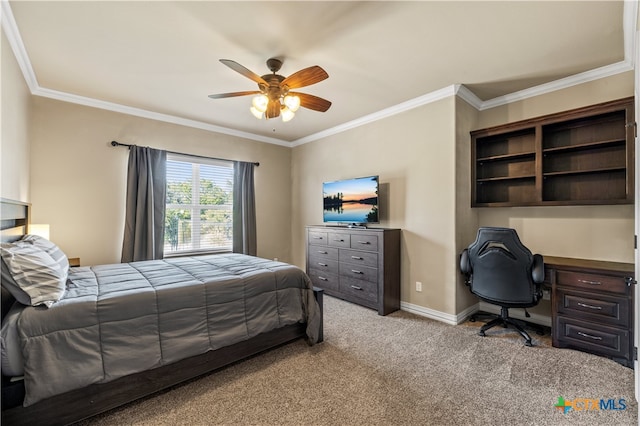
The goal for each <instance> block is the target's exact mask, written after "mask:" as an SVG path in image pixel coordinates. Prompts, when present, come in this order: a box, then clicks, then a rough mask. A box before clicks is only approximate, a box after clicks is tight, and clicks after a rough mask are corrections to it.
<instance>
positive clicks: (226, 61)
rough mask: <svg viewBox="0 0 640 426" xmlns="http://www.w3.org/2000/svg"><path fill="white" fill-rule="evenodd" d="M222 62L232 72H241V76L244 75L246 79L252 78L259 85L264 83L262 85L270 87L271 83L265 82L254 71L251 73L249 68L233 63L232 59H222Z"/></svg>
mask: <svg viewBox="0 0 640 426" xmlns="http://www.w3.org/2000/svg"><path fill="white" fill-rule="evenodd" d="M220 62H222V63H223V64H225V65H226V66H228V67H229V68H231V69H232V70H234V71H236V72H239V73H240V74H242V75H244V76H245V77H247V78H250V79H251V80H253V81H255V82H256V83H258V84H261V83H262V84H265V85H267V86H268V85H269V83H267V82H266V81H264V79H263V78H262V77H260V76H259V75H258V74H256V73H254V72H253V71H251V70H250V69H248V68H245V67H243V66H242V65H240V64H239V63H237V62H236V61H232V60H231V59H220Z"/></svg>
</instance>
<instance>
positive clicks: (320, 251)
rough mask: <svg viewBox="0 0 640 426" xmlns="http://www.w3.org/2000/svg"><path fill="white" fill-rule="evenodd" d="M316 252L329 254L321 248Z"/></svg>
mask: <svg viewBox="0 0 640 426" xmlns="http://www.w3.org/2000/svg"><path fill="white" fill-rule="evenodd" d="M318 253H320V254H329V253H328V252H326V251H322V250H318Z"/></svg>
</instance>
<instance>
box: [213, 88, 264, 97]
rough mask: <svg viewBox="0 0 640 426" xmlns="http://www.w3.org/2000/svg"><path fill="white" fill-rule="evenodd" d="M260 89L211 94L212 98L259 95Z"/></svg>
mask: <svg viewBox="0 0 640 426" xmlns="http://www.w3.org/2000/svg"><path fill="white" fill-rule="evenodd" d="M260 93H261V92H260V91H259V90H250V91H248V92H231V93H218V94H215V95H209V97H210V98H211V99H222V98H233V97H234V96H247V95H259V94H260Z"/></svg>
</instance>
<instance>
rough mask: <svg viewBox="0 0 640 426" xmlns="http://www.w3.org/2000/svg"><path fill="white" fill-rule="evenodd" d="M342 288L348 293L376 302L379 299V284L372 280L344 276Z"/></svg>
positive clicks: (341, 283) (341, 282)
mask: <svg viewBox="0 0 640 426" xmlns="http://www.w3.org/2000/svg"><path fill="white" fill-rule="evenodd" d="M340 290H341V291H342V292H343V293H344V294H347V295H350V296H354V297H357V298H359V299H364V300H367V301H369V302H373V303H376V302H377V301H378V285H377V284H376V283H374V282H370V281H362V280H358V279H353V278H345V277H342V280H341V281H340Z"/></svg>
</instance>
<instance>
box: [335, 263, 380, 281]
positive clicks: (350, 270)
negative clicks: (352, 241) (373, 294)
mask: <svg viewBox="0 0 640 426" xmlns="http://www.w3.org/2000/svg"><path fill="white" fill-rule="evenodd" d="M340 277H345V278H352V279H356V280H362V281H370V282H372V283H377V282H378V269H376V268H369V267H368V266H361V265H352V264H350V263H340Z"/></svg>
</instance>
